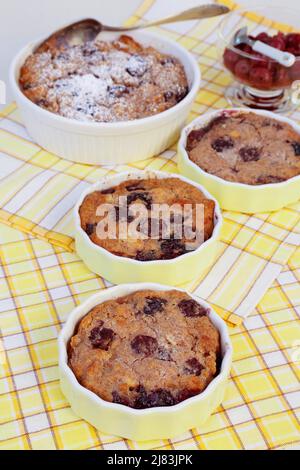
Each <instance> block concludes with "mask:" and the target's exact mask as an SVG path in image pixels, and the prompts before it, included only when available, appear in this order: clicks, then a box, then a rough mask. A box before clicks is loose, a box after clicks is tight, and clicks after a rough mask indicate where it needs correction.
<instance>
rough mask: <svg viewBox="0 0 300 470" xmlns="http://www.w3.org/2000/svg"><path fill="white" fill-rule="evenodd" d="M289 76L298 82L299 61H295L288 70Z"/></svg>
mask: <svg viewBox="0 0 300 470" xmlns="http://www.w3.org/2000/svg"><path fill="white" fill-rule="evenodd" d="M289 75H290V77H291V79H292V81H294V80H300V59H297V60H296V62H295V63H294V65H293V66H292V67H290V69H289Z"/></svg>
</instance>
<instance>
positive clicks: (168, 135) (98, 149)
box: [10, 32, 200, 165]
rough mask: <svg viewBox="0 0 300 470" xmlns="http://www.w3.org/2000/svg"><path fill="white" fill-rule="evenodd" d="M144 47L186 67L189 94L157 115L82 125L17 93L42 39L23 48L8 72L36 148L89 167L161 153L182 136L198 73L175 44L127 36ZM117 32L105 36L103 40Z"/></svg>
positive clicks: (162, 39) (158, 38)
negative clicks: (22, 72)
mask: <svg viewBox="0 0 300 470" xmlns="http://www.w3.org/2000/svg"><path fill="white" fill-rule="evenodd" d="M130 35H132V37H133V38H134V39H136V40H137V41H138V42H140V43H141V44H143V45H151V46H153V47H155V48H157V49H158V50H159V51H161V52H163V53H167V54H172V55H174V56H175V57H177V58H178V59H179V60H180V62H181V63H182V64H183V66H184V68H185V72H186V75H187V78H188V82H189V93H188V94H187V96H186V97H185V98H184V99H183V100H182V101H180V102H179V103H178V104H176V105H175V106H174V107H172V108H170V109H168V110H167V111H164V112H162V113H160V114H157V115H154V116H150V117H147V118H143V119H137V120H134V121H124V122H117V123H90V122H80V121H76V120H72V119H68V118H65V117H63V116H59V115H57V114H54V113H51V112H49V111H47V110H45V109H43V108H41V107H39V106H37V105H36V104H35V103H33V102H32V101H30V100H29V99H28V98H27V97H26V96H25V95H24V94H23V93H22V91H21V89H20V87H19V84H18V79H19V74H20V68H21V66H22V65H23V63H24V61H25V60H26V58H27V57H28V56H29V55H30V54H31V53H32V51H33V50H34V49H35V47H36V46H37V45H38V44H40V43H41V39H40V40H38V41H34V42H31V43H30V44H28V45H27V46H25V47H24V48H23V49H22V50H21V51H20V52H18V54H17V55H16V57H15V58H14V60H13V62H12V65H11V68H10V85H11V88H12V91H13V93H14V96H15V99H16V101H17V104H18V106H19V109H20V111H21V115H22V118H23V121H24V124H25V126H26V128H27V130H28V132H29V134H30V135H31V137H32V138H33V139H34V141H35V142H37V143H38V144H39V145H41V146H42V147H44V148H45V149H46V150H48V151H50V152H53V153H55V154H57V155H59V156H60V157H63V158H66V159H68V160H72V161H75V162H80V163H89V164H95V165H97V164H110V165H111V164H124V163H130V162H134V161H136V160H143V159H146V158H150V157H152V156H153V155H156V154H159V153H160V152H162V151H163V150H165V149H166V148H167V147H169V146H170V145H171V144H173V143H174V142H175V141H176V140H177V138H178V137H179V135H180V130H181V128H182V126H183V125H184V122H185V120H186V118H187V115H188V113H189V110H190V108H191V105H192V103H193V101H194V99H195V96H196V94H197V92H198V90H199V86H200V69H199V66H198V64H197V62H196V60H195V59H194V57H193V56H192V55H191V54H190V53H189V52H188V51H187V50H186V49H184V48H183V47H182V46H180V45H179V44H178V43H176V42H175V41H172V40H170V39H167V38H165V37H161V36H158V35H155V34H153V33H149V32H134V33H130ZM118 36H119V33H106V32H103V39H104V40H111V39H115V38H116V37H118Z"/></svg>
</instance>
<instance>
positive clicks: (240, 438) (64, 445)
mask: <svg viewBox="0 0 300 470" xmlns="http://www.w3.org/2000/svg"><path fill="white" fill-rule="evenodd" d="M0 233H1V235H0V242H1V248H0V256H1V260H2V270H1V275H0V322H1V330H2V344H3V351H2V355H1V354H0V360H1V366H0V410H1V413H0V417H1V418H0V419H1V425H0V441H1V443H0V449H1V448H2V449H90V448H93V449H145V448H147V449H150V448H151V449H185V450H186V449H273V448H279V447H287V446H288V445H290V446H294V447H295V446H296V445H297V443H299V442H298V441H300V435H299V422H298V421H297V419H298V418H299V412H300V397H299V375H300V374H299V364H300V341H299V338H300V326H299V322H298V319H297V317H298V315H299V313H300V291H299V280H300V248H298V250H297V251H296V253H294V255H293V256H292V257H291V259H290V261H289V264H288V265H287V266H286V267H285V268H284V269H283V270H282V272H281V274H280V275H279V276H278V278H277V280H276V281H275V282H274V283H273V284H272V286H271V288H270V289H269V290H268V291H267V293H266V294H265V295H264V297H263V298H262V300H261V301H260V303H259V304H258V306H257V308H256V309H255V311H254V312H253V314H252V315H251V316H250V317H249V318H248V319H246V320H245V322H244V325H243V326H240V327H235V328H230V332H231V339H232V342H233V347H234V361H233V367H232V371H231V377H230V380H229V386H228V389H227V393H226V396H225V400H224V401H223V404H222V406H220V407H219V408H218V409H217V411H216V412H215V413H214V414H213V416H212V417H211V418H210V419H209V420H208V421H207V424H206V425H205V426H203V427H202V428H201V429H192V430H191V431H188V432H186V433H185V434H183V435H181V436H178V437H177V438H176V439H172V440H157V441H150V442H146V443H145V442H133V441H129V440H123V439H120V438H117V437H114V436H108V435H104V434H101V433H100V432H98V431H97V430H96V429H95V428H93V427H92V426H90V425H89V424H87V423H86V422H85V421H83V420H80V419H79V418H78V417H77V416H75V414H74V413H73V412H72V410H71V409H70V407H69V405H68V403H67V401H66V399H65V398H64V396H63V395H62V393H61V391H60V387H59V381H58V367H57V360H58V353H57V339H56V338H57V334H58V332H59V330H60V327H61V325H62V323H64V321H65V320H66V318H67V316H68V314H69V313H70V311H71V310H72V309H73V308H74V307H75V306H76V305H78V304H79V303H80V302H82V301H83V300H84V299H86V298H87V297H88V296H90V295H91V294H93V293H95V292H97V291H98V290H99V289H102V288H105V286H104V284H103V282H102V280H101V278H99V277H97V276H96V275H94V274H92V273H91V272H90V271H88V270H87V268H86V267H85V266H84V264H83V263H82V261H80V260H79V258H78V257H77V256H76V255H75V254H74V253H70V252H66V251H65V250H63V249H62V248H60V247H57V246H55V245H50V244H48V243H46V242H44V241H40V240H38V239H36V238H32V237H29V236H27V235H24V234H22V233H20V232H18V231H16V230H14V229H11V228H9V227H5V226H1V230H0Z"/></svg>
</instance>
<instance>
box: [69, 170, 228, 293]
mask: <svg viewBox="0 0 300 470" xmlns="http://www.w3.org/2000/svg"><path fill="white" fill-rule="evenodd" d="M170 177H174V178H178V179H180V180H182V181H185V182H186V183H189V184H191V185H193V186H195V187H196V188H198V189H199V190H200V191H202V192H203V193H204V194H205V196H206V197H208V198H209V199H212V200H214V201H215V227H214V230H213V233H212V236H211V238H210V239H209V240H207V241H205V242H204V243H202V245H200V246H199V247H198V248H197V249H196V250H194V251H190V252H188V253H185V254H183V255H181V256H178V257H177V258H174V259H169V260H155V261H137V260H135V259H131V258H125V257H123V256H117V255H114V254H112V253H110V252H109V251H108V250H106V249H104V248H102V247H101V246H98V245H96V244H95V243H93V242H92V241H91V240H90V238H89V236H88V235H87V234H86V233H85V231H84V230H83V229H82V228H81V224H80V216H79V208H80V206H81V204H82V202H83V200H84V198H85V197H86V196H87V195H88V194H89V193H92V192H94V191H101V190H104V189H107V188H110V187H112V186H116V185H118V184H120V183H122V182H123V181H127V180H130V179H147V178H158V179H164V178H170ZM74 220H75V241H76V252H77V253H78V255H79V256H80V258H81V259H82V260H83V261H84V263H85V264H86V265H87V266H88V268H89V269H90V270H91V271H93V272H94V273H96V274H99V275H100V276H102V277H104V278H105V279H106V280H108V281H110V282H112V283H113V284H123V283H127V282H161V283H164V284H169V285H172V286H176V285H179V284H183V283H185V282H188V281H190V280H192V279H194V278H195V277H198V276H200V275H201V273H202V272H204V271H205V270H206V269H207V268H208V267H209V266H210V264H211V263H212V262H213V260H214V259H215V257H216V252H217V240H218V238H219V233H220V229H221V224H222V215H221V211H220V208H219V205H218V202H217V201H216V200H215V199H214V198H213V197H212V196H211V195H210V194H209V193H208V191H207V190H206V189H204V188H203V187H202V186H200V185H199V184H197V183H194V182H192V181H189V180H187V179H186V178H184V177H183V176H181V175H177V174H172V173H166V172H161V171H130V172H124V173H118V174H116V175H113V176H109V177H104V178H102V179H101V181H99V182H98V183H96V184H94V185H93V186H91V187H90V188H89V189H88V190H86V191H84V192H83V194H82V195H81V197H80V199H79V201H78V203H77V204H76V206H75V208H74Z"/></svg>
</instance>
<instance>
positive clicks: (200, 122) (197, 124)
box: [178, 108, 300, 191]
mask: <svg viewBox="0 0 300 470" xmlns="http://www.w3.org/2000/svg"><path fill="white" fill-rule="evenodd" d="M239 113H244V114H249V113H254V114H258V115H261V116H267V117H269V118H271V119H275V120H277V121H281V122H285V123H287V124H290V125H291V126H292V127H293V129H294V130H295V131H296V132H297V133H298V134H299V137H300V125H298V124H296V123H295V122H294V121H292V119H290V118H287V117H285V116H278V115H277V114H275V113H273V112H272V111H266V110H258V109H255V110H254V109H251V110H250V109H249V110H248V109H246V108H222V109H218V110H216V111H212V112H210V113H207V114H203V115H202V116H199V117H197V118H196V119H194V120H193V121H191V122H190V123H189V124H188V125H187V126H185V127H184V128H183V129H182V131H181V136H180V139H179V141H178V149H179V151H180V152H181V156H182V158H184V160H185V162H186V163H187V164H189V165H190V166H191V167H192V168H193V169H194V170H196V172H198V173H201V174H203V175H204V176H206V177H210V178H211V179H212V180H214V181H216V182H217V183H219V184H220V183H222V184H225V185H227V186H229V187H235V188H236V187H241V188H247V189H251V190H252V191H259V190H260V189H261V188H265V187H276V188H277V187H280V188H283V187H284V186H286V185H288V184H290V182H292V181H295V180H297V179H299V182H300V174H299V175H296V176H293V177H292V178H289V179H287V180H285V181H281V182H278V183H265V184H259V185H254V184H253V185H252V184H246V183H239V182H234V181H228V180H225V179H223V178H221V177H220V176H217V175H212V174H211V173H208V172H207V171H205V170H203V169H202V168H201V167H200V166H198V165H197V164H196V163H194V162H192V160H190V158H189V155H188V152H187V150H186V141H187V137H188V135H189V133H190V132H191V131H193V130H196V129H201V128H202V127H205V126H206V125H207V124H209V122H210V121H211V120H212V119H213V118H214V117H216V116H219V115H222V114H225V115H233V114H239Z"/></svg>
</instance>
